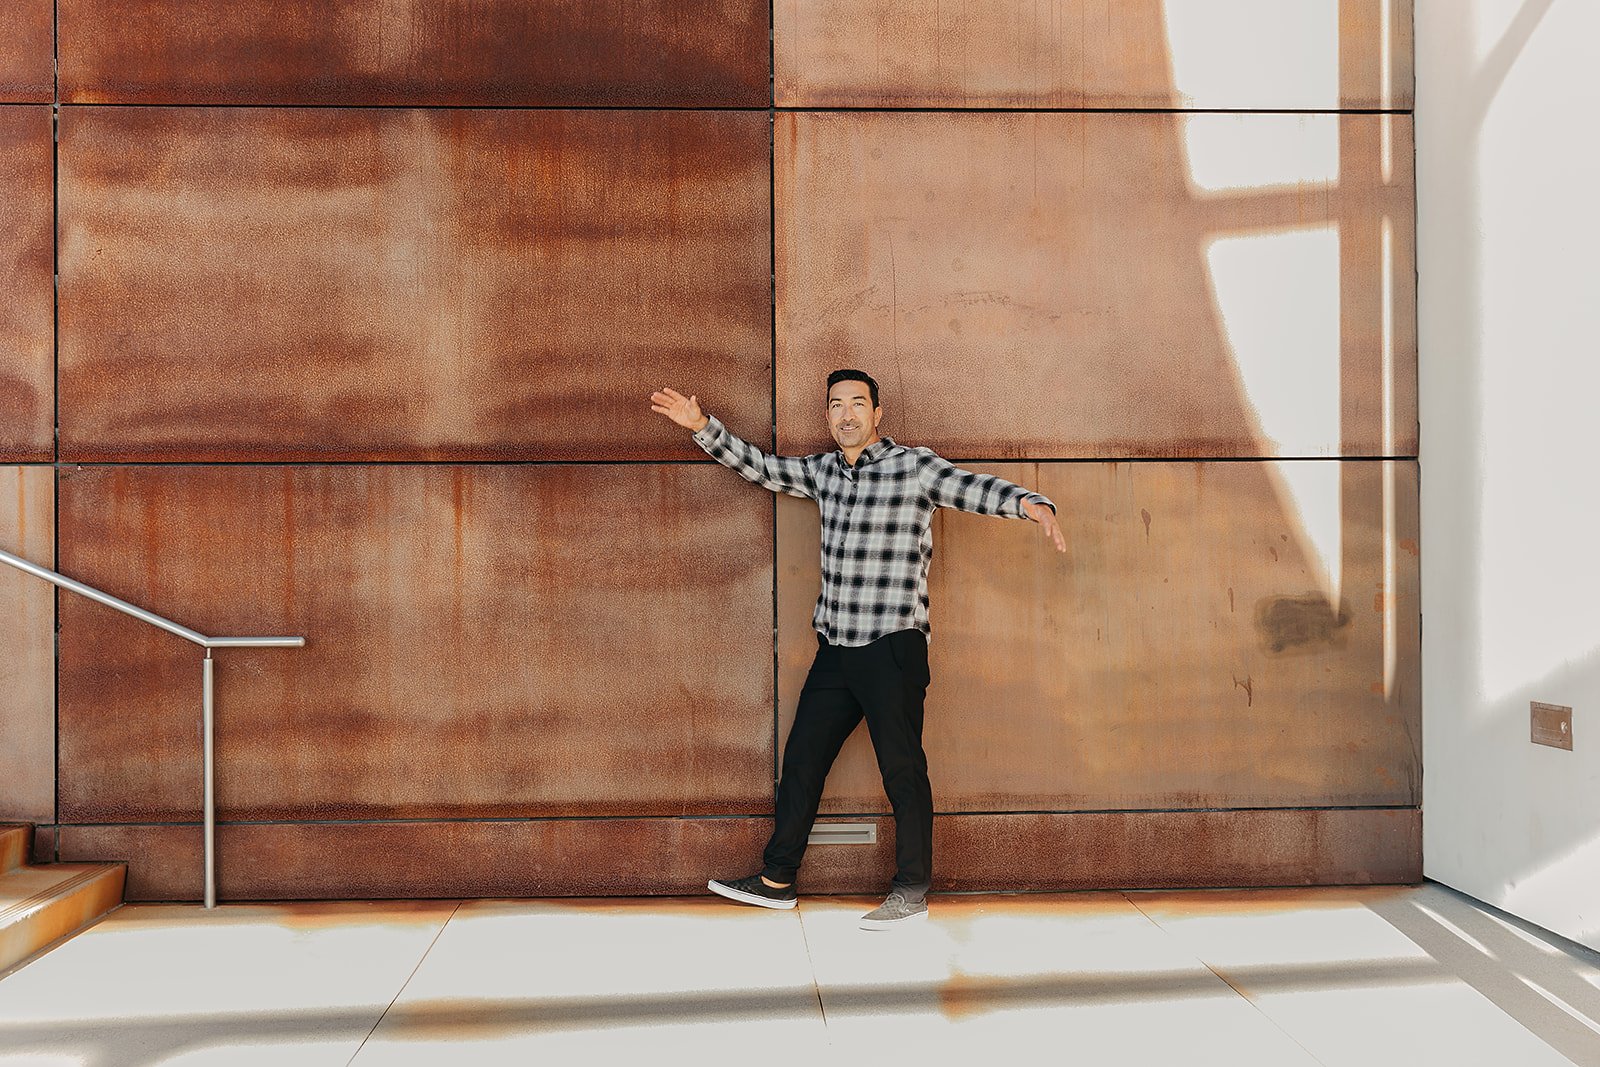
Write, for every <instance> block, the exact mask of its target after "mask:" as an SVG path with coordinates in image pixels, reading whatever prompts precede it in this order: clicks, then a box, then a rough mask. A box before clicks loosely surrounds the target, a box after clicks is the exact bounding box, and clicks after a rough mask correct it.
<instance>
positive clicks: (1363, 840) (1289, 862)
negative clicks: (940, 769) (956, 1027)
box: [61, 808, 1422, 900]
mask: <svg viewBox="0 0 1600 1067" xmlns="http://www.w3.org/2000/svg"><path fill="white" fill-rule="evenodd" d="M771 829H772V821H771V820H770V819H759V818H732V819H677V818H664V819H604V820H586V819H563V820H541V819H535V820H531V821H526V822H435V823H408V822H388V823H355V824H327V823H320V824H319V823H279V824H272V825H244V826H230V825H224V826H221V827H219V828H218V830H217V878H218V894H219V896H220V897H221V898H222V899H224V900H328V899H341V898H344V899H351V898H353V899H374V898H384V897H408V898H419V897H496V896H519V897H521V896H635V895H650V894H692V893H702V892H704V891H705V880H706V878H707V877H708V875H707V872H708V871H710V872H719V871H720V872H726V871H736V870H745V869H748V868H750V867H751V865H753V864H756V863H759V857H760V853H761V848H762V846H763V845H764V844H765V843H766V839H767V835H768V834H769V833H770V832H771ZM879 830H880V833H879V841H878V844H877V845H871V846H864V845H813V846H811V848H810V849H808V850H807V853H806V862H805V866H803V867H802V868H801V871H800V875H799V878H798V884H799V885H800V887H801V888H802V889H803V890H804V891H805V892H808V893H881V892H882V891H883V890H884V889H885V888H886V887H887V885H888V882H889V879H890V878H891V876H892V875H893V874H894V858H893V849H894V827H893V823H892V820H884V821H883V822H882V823H881V824H880V827H879ZM933 834H934V888H935V889H937V890H1008V889H1041V890H1050V889H1106V888H1155V887H1175V886H1185V887H1224V886H1274V885H1341V884H1372V883H1399V882H1415V881H1418V880H1420V879H1421V877H1422V869H1421V867H1422V863H1421V858H1422V834H1421V817H1420V813H1419V811H1418V810H1417V809H1415V808H1409V809H1388V810H1374V809H1366V810H1357V811H1349V810H1333V811H1224V812H1086V813H1080V814H1070V815H951V816H945V815H941V816H939V817H937V818H936V819H934V829H933ZM61 858H62V860H64V861H68V860H70V861H78V862H81V861H87V860H102V861H123V862H126V863H127V864H128V888H127V899H129V900H198V899H200V896H201V890H202V882H201V872H202V866H201V862H202V861H201V837H200V828H199V827H198V826H63V827H61Z"/></svg>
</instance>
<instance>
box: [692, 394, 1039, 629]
mask: <svg viewBox="0 0 1600 1067" xmlns="http://www.w3.org/2000/svg"><path fill="white" fill-rule="evenodd" d="M707 417H708V419H709V420H710V421H708V422H707V423H706V425H705V428H704V429H702V430H700V431H699V432H698V433H696V434H695V435H694V440H695V443H696V444H698V445H699V446H700V447H701V448H703V449H705V450H706V452H707V454H709V455H710V456H711V458H712V459H715V460H716V461H717V462H718V463H721V464H723V465H724V466H726V467H731V468H733V469H734V470H735V471H737V472H738V473H739V474H740V475H741V476H743V477H744V478H746V479H747V480H749V481H752V482H755V483H756V484H757V485H760V486H764V487H765V488H767V489H771V490H773V491H774V492H779V493H788V494H789V495H790V496H801V497H807V498H809V499H811V500H815V501H816V502H817V507H818V509H819V510H820V511H821V513H822V593H821V595H820V596H818V597H817V607H816V610H815V611H814V612H812V615H811V625H812V626H813V627H814V628H815V629H816V631H817V632H818V633H820V634H821V635H822V636H823V637H825V638H827V640H828V642H829V643H830V644H836V645H865V644H870V643H871V642H873V641H875V640H877V639H878V638H880V637H882V636H883V635H884V634H887V633H892V632H894V631H895V630H904V629H909V628H911V627H915V628H916V629H918V630H921V631H922V632H923V633H924V634H927V633H929V626H928V564H929V563H931V562H932V560H933V511H934V509H935V508H941V507H944V508H955V509H956V510H958V511H971V512H975V513H977V514H979V515H999V516H1003V517H1005V518H1012V519H1026V518H1027V517H1028V516H1027V515H1026V514H1025V513H1024V512H1023V510H1022V502H1023V501H1025V500H1027V501H1032V502H1034V503H1036V504H1043V505H1045V506H1046V507H1048V508H1049V509H1050V510H1051V511H1055V510H1056V506H1055V504H1054V503H1052V502H1051V501H1050V499H1049V498H1048V497H1045V496H1042V495H1040V494H1038V493H1032V492H1029V491H1028V490H1026V489H1024V488H1022V487H1021V486H1020V485H1014V484H1013V483H1011V482H1008V481H1006V480H1005V479H1004V478H997V477H995V476H994V475H992V474H976V473H974V472H972V471H966V470H962V469H961V468H960V467H957V466H956V465H955V464H953V463H951V462H950V461H949V460H947V459H944V458H942V457H941V456H939V455H938V454H937V453H935V452H934V451H933V450H932V449H930V448H907V447H905V446H904V445H898V444H895V442H894V441H893V440H892V439H891V438H888V437H883V438H880V439H879V440H877V441H874V442H873V443H872V444H870V445H868V446H867V447H866V449H864V450H863V451H862V453H861V455H859V456H858V457H856V462H855V466H853V467H852V466H851V465H850V464H848V463H846V462H845V460H844V453H843V452H842V451H840V450H838V449H835V450H834V451H832V452H822V453H817V454H815V455H810V456H770V455H767V454H766V453H765V452H762V451H761V450H760V449H759V448H757V447H756V446H754V445H752V444H750V443H749V442H748V441H743V440H740V439H739V438H738V437H736V436H735V435H734V434H733V433H731V432H730V431H729V430H728V428H727V427H726V426H724V425H722V423H721V422H719V421H718V420H717V419H716V417H715V416H707Z"/></svg>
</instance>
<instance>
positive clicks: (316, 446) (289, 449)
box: [46, 108, 771, 462]
mask: <svg viewBox="0 0 1600 1067" xmlns="http://www.w3.org/2000/svg"><path fill="white" fill-rule="evenodd" d="M61 138H62V140H61V174H62V176H61V225H62V233H63V241H62V249H61V397H62V402H61V447H62V453H63V455H64V456H68V457H71V458H73V459H77V460H93V461H115V460H133V461H137V460H151V459H154V460H183V461H196V462H215V461H228V460H241V459H242V460H293V461H309V462H315V461H320V460H330V459H350V460H381V459H391V460H406V459H429V460H479V459H487V460H520V459H536V460H550V459H555V460H586V459H599V460H623V459H625V460H644V459H674V460H687V459H698V460H701V461H706V462H709V461H707V460H706V457H705V454H704V453H703V452H701V451H700V449H699V448H697V447H696V446H695V445H694V444H693V442H692V441H690V440H689V437H688V435H687V434H685V433H684V432H683V431H682V430H680V429H679V428H678V427H676V426H673V425H671V424H670V423H668V422H667V421H666V420H664V419H662V418H661V417H660V416H659V415H657V414H655V413H654V412H652V411H651V410H650V405H649V402H648V397H649V395H650V393H651V391H652V390H654V389H658V388H660V387H661V386H662V385H668V384H676V385H677V386H678V387H681V388H684V389H688V390H691V391H694V392H697V393H698V394H699V395H700V397H701V399H702V401H704V402H705V403H706V407H707V409H708V410H710V411H713V412H715V413H716V414H717V415H718V416H719V417H722V418H723V419H724V420H725V421H726V422H727V423H728V424H729V425H730V426H733V427H735V428H736V429H737V430H738V431H739V432H741V433H742V434H743V435H745V436H746V437H747V438H748V439H750V440H753V441H755V442H756V443H758V444H763V445H766V446H767V447H770V446H771V434H770V432H769V431H768V430H766V427H767V426H768V425H770V398H769V394H770V391H771V389H770V384H769V383H770V374H771V354H770V336H771V305H770V285H771V281H770V278H771V269H770V251H769V242H768V231H769V222H768V178H767V151H768V148H767V141H768V131H767V118H766V116H765V115H764V114H751V113H744V112H686V111H651V112H624V111H461V110H457V111H385V110H365V111H343V110H334V109H324V110H314V111H300V110H269V109H262V110H250V109H207V108H192V109H191V108H106V109H67V110H65V111H64V112H63V114H62V121H61ZM47 173H48V172H47ZM46 199H47V201H48V198H46ZM312 234H314V235H315V239H314V240H312V239H308V235H312ZM46 265H47V266H48V263H47V264H46ZM46 291H48V290H46ZM223 352H225V353H227V358H226V359H225V360H223V359H218V358H216V354H217V353H223ZM130 376H133V378H137V380H138V381H139V382H140V383H141V388H139V389H138V390H129V389H126V388H124V387H123V385H122V384H121V383H123V382H126V381H128V380H133V378H130Z"/></svg>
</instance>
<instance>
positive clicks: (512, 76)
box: [60, 0, 769, 107]
mask: <svg viewBox="0 0 1600 1067" xmlns="http://www.w3.org/2000/svg"><path fill="white" fill-rule="evenodd" d="M60 10H61V94H62V99H63V100H66V101H70V102H73V103H138V104H167V103H182V104H210V103H217V104H240V103H245V104H420V105H427V104H451V105H529V104H532V105H562V106H588V105H605V106H630V107H647V106H648V107H658V106H677V107H713V106H725V107H736V106H742V107H760V106H765V105H766V103H767V101H768V92H769V90H768V82H767V62H768V55H767V53H768V43H767V7H766V4H765V3H762V2H759V0H644V2H639V0H558V2H549V0H537V2H527V0H495V2H491V3H487V4H485V3H475V2H472V0H400V2H398V3H396V2H392V0H334V2H332V3H329V2H328V0H254V2H252V3H248V4H223V5H217V6H215V7H214V8H211V9H208V11H207V17H205V18H196V17H194V14H193V13H192V11H191V10H190V9H188V8H187V7H185V6H184V5H181V4H172V3H170V2H168V0H61V4H60ZM112 24H114V25H116V26H117V27H118V30H117V32H107V30H106V26H108V25H112Z"/></svg>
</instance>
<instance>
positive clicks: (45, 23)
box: [0, 0, 56, 156]
mask: <svg viewBox="0 0 1600 1067" xmlns="http://www.w3.org/2000/svg"><path fill="white" fill-rule="evenodd" d="M54 21H55V8H54V4H53V3H52V2H51V0H0V27H4V32H3V33H0V103H7V104H47V103H50V102H51V101H52V100H53V99H55V91H56V87H55V27H54ZM3 155H4V152H0V156H3Z"/></svg>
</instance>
